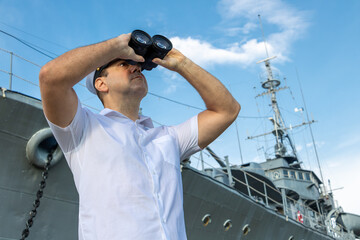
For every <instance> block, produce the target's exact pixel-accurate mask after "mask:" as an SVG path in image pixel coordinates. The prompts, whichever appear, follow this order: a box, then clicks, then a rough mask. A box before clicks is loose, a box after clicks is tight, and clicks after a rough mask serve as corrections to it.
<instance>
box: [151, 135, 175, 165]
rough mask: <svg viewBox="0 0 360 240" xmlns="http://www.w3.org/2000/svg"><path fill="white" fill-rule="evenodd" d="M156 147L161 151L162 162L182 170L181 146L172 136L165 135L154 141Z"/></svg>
mask: <svg viewBox="0 0 360 240" xmlns="http://www.w3.org/2000/svg"><path fill="white" fill-rule="evenodd" d="M153 144H154V145H155V147H156V148H157V149H158V150H160V152H161V156H162V160H164V161H165V162H167V163H169V164H171V165H172V166H174V167H175V168H177V169H179V168H180V155H179V146H178V145H177V141H176V140H175V139H174V138H173V137H172V136H170V135H165V136H162V137H159V138H156V139H154V140H153Z"/></svg>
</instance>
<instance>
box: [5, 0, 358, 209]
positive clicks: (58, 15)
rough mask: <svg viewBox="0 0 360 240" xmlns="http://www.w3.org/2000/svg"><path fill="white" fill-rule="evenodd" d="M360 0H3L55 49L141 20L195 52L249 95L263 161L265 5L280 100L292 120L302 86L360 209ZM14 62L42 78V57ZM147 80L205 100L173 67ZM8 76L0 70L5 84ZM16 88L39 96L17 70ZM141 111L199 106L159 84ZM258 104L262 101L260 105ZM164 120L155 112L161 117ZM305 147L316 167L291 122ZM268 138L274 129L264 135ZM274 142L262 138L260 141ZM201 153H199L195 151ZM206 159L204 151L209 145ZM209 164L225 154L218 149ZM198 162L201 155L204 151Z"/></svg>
mask: <svg viewBox="0 0 360 240" xmlns="http://www.w3.org/2000/svg"><path fill="white" fill-rule="evenodd" d="M359 10H360V2H359V1H357V0H348V1H325V0H318V1H280V0H272V1H269V0H256V1H255V0H237V1H236V0H223V1H215V0H206V1H205V0H200V1H139V0H133V1H63V2H62V3H61V2H59V1H45V0H33V1H19V0H15V1H0V30H2V31H5V32H7V33H9V34H12V35H14V36H16V37H18V38H20V39H21V40H23V41H25V42H27V43H29V44H33V45H36V46H37V47H40V48H42V51H47V52H46V53H47V54H48V55H51V56H55V55H60V54H62V53H64V52H65V51H67V50H70V49H72V48H75V47H79V46H83V45H87V44H91V43H96V42H100V41H103V40H106V39H109V38H112V37H115V36H117V35H119V34H122V33H128V32H131V31H132V30H134V29H142V30H144V31H146V32H148V33H149V34H150V35H155V34H162V35H165V36H167V37H168V38H170V39H171V41H172V42H173V45H174V47H175V48H177V49H179V50H180V51H182V52H183V53H184V54H185V55H187V56H188V57H189V58H191V59H192V60H193V61H194V62H196V63H198V64H199V65H200V66H202V67H204V68H205V69H206V70H207V71H209V72H211V73H212V74H213V75H215V76H216V77H217V78H219V79H220V80H221V81H222V82H223V83H224V85H225V86H226V87H227V88H228V89H229V90H230V92H231V93H232V94H233V95H234V97H235V98H236V99H237V100H238V101H239V103H240V104H241V105H242V111H241V113H240V115H239V118H238V120H237V126H238V134H239V138H240V144H241V149H242V157H243V161H244V162H250V161H263V160H264V150H266V152H267V153H270V152H271V151H270V150H271V149H272V146H273V143H271V142H268V143H266V142H265V139H264V138H259V139H257V140H245V139H246V138H247V136H252V135H257V134H260V133H262V132H263V131H270V130H271V128H272V126H271V124H270V121H268V120H267V119H266V117H269V116H271V115H272V113H271V112H270V108H269V106H268V104H269V103H270V102H269V99H268V98H267V97H259V98H256V99H255V96H256V95H257V94H260V93H262V92H263V89H261V82H262V81H264V79H262V78H261V76H262V75H263V72H264V67H263V65H261V64H256V62H257V61H259V60H262V59H264V58H266V57H267V55H266V52H265V48H264V43H263V38H262V34H261V30H260V25H259V20H258V14H261V18H262V23H263V28H264V32H265V37H266V40H267V48H268V51H269V55H270V56H274V55H276V56H277V58H276V59H274V60H273V61H272V66H273V68H274V72H275V73H276V75H277V76H279V79H280V80H281V81H282V86H285V81H284V78H286V85H287V86H288V87H289V88H290V90H289V89H287V90H283V91H280V92H279V93H278V101H279V105H280V108H281V111H282V114H283V115H284V118H285V119H286V124H287V125H290V124H291V125H292V126H294V125H297V124H299V123H301V122H302V119H303V116H302V115H301V113H300V112H295V111H294V108H295V107H298V108H299V107H304V104H303V101H302V98H301V92H300V88H299V81H300V82H301V86H302V90H303V93H304V96H305V101H306V106H307V109H308V112H309V116H310V118H313V119H314V120H316V121H317V122H316V123H315V124H313V125H312V129H313V133H314V137H315V141H316V145H317V149H318V153H319V157H320V161H321V166H322V170H323V174H324V179H325V181H326V183H327V179H330V180H331V186H332V188H341V187H343V189H341V190H336V191H335V192H334V194H335V197H336V199H337V200H338V202H339V204H340V205H342V206H343V208H344V210H345V211H350V212H354V213H357V214H360V206H359V204H358V202H357V201H358V199H359V195H360V194H359V191H357V190H358V189H359V187H358V184H357V183H359V182H360V177H359V176H360V174H359V171H360V125H359V123H358V119H359V118H360V110H359V107H357V104H359V103H360V96H359V90H360V79H359V73H358V70H357V69H358V64H359V63H360V50H359V42H360V16H359V14H358V12H359ZM0 48H2V49H6V50H8V51H11V52H14V53H15V54H18V55H20V56H22V57H24V58H26V59H29V60H31V61H32V62H34V63H37V64H39V65H43V64H45V63H46V62H47V61H49V60H50V59H49V58H48V57H46V56H44V55H41V54H39V53H37V52H36V51H34V50H32V49H30V48H28V47H26V46H24V45H23V44H21V43H20V42H19V41H16V40H15V39H14V38H11V37H9V36H8V35H6V34H4V33H0ZM0 69H2V70H5V71H9V55H8V54H7V53H5V52H3V51H0ZM13 71H14V73H15V74H17V75H18V76H20V77H22V78H25V79H27V80H29V81H31V82H32V83H35V84H36V83H37V81H38V73H39V68H38V67H34V66H33V65H31V64H29V63H27V62H25V61H23V60H21V59H19V58H17V57H15V58H14V63H13ZM145 74H146V76H147V80H148V84H149V92H150V93H153V94H156V95H159V96H161V97H165V98H169V99H172V100H175V101H178V102H181V103H184V104H188V105H191V106H195V107H198V108H204V104H203V103H202V101H201V98H200V97H199V96H198V94H197V93H196V92H195V91H194V90H193V89H192V88H191V87H190V85H189V84H188V83H187V82H186V81H185V80H183V79H182V78H180V77H179V76H177V75H176V74H174V73H171V72H169V71H168V70H165V69H163V68H161V67H158V68H156V69H154V70H153V71H151V72H146V73H145ZM8 79H9V76H8V75H7V74H5V73H3V72H0V86H3V87H8ZM13 89H14V90H17V91H21V92H24V93H26V94H29V95H32V96H35V97H38V98H39V97H40V96H39V90H38V87H36V86H34V85H33V84H29V83H27V82H24V81H22V80H20V79H18V78H16V77H14V80H13ZM75 89H76V91H77V93H78V95H79V97H80V99H81V101H82V102H83V103H84V104H87V105H91V106H92V107H95V108H97V109H100V108H101V104H100V102H99V101H98V100H97V99H96V97H95V96H93V95H91V94H90V93H88V92H87V90H86V89H84V87H83V86H81V85H78V86H76V87H75ZM141 107H142V111H143V114H145V115H149V116H151V117H152V118H153V120H155V121H156V122H158V123H161V124H166V125H172V124H177V123H180V122H182V121H184V120H186V119H188V118H190V117H191V116H193V115H195V114H197V113H198V112H199V110H196V109H193V108H191V107H187V106H184V105H179V104H176V103H173V102H170V101H167V100H165V99H163V98H159V97H156V96H154V95H152V94H148V96H147V97H146V98H145V99H144V100H143V102H142V105H141ZM258 109H259V110H258ZM155 125H157V124H155ZM290 134H291V135H293V136H294V139H295V144H296V148H297V150H298V153H299V155H300V159H301V161H303V162H304V165H303V166H304V167H306V168H310V167H311V169H312V170H313V171H315V172H316V173H318V168H317V163H316V160H315V155H314V150H313V148H312V142H311V137H310V134H309V129H308V128H302V129H293V130H292V131H290ZM266 140H268V141H270V140H271V137H267V139H266ZM263 145H264V146H265V147H264V148H261V146H263ZM210 146H211V147H212V149H213V150H214V151H215V152H216V153H217V154H218V155H219V156H221V157H223V156H225V155H228V156H229V160H230V162H231V163H233V164H241V160H240V154H239V147H238V141H237V132H236V127H235V124H233V125H232V126H230V127H229V129H228V130H227V131H226V132H225V133H224V134H223V135H221V136H220V137H219V138H218V139H217V140H216V141H215V142H214V143H212V144H211V145H210ZM196 157H198V155H196ZM205 158H206V159H207V157H206V156H205ZM207 161H209V164H211V165H213V166H216V163H215V162H214V161H211V160H207ZM192 164H193V166H195V167H199V166H200V164H198V160H197V159H196V158H193V159H192Z"/></svg>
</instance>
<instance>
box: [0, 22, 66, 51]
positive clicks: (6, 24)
mask: <svg viewBox="0 0 360 240" xmlns="http://www.w3.org/2000/svg"><path fill="white" fill-rule="evenodd" d="M0 23H1V24H3V25H5V26H7V27H10V28H12V29H15V30H17V31H19V32H22V33H25V34H27V35H29V36H31V37H34V38H37V39H40V40H42V41H44V42H47V43H50V44H53V45H55V46H58V47H61V48H63V49H65V50H67V51H69V50H70V49H69V48H67V47H65V46H63V45H61V44H58V43H56V42H52V41H49V40H47V39H45V38H41V37H39V36H36V35H34V34H31V33H28V32H26V31H24V30H21V29H20V28H17V27H14V26H12V25H9V24H8V23H5V22H2V21H0ZM46 51H47V50H46Z"/></svg>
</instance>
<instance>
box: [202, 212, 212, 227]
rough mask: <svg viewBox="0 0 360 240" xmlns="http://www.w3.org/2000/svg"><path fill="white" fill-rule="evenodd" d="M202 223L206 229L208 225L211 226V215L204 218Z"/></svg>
mask: <svg viewBox="0 0 360 240" xmlns="http://www.w3.org/2000/svg"><path fill="white" fill-rule="evenodd" d="M202 223H203V226H204V227H206V226H207V225H209V224H210V223H211V215H210V214H206V215H205V216H204V217H203V218H202Z"/></svg>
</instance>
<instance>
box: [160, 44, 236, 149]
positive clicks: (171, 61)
mask: <svg viewBox="0 0 360 240" xmlns="http://www.w3.org/2000/svg"><path fill="white" fill-rule="evenodd" d="M154 62H155V63H157V64H159V65H161V66H163V67H165V68H168V69H169V70H172V71H176V72H178V73H179V74H180V75H181V76H183V77H184V78H185V79H186V80H187V81H188V82H189V83H190V84H191V85H192V86H193V87H194V88H195V89H196V90H197V92H198V93H199V94H200V96H201V97H202V99H203V100H204V102H205V105H206V110H205V111H203V112H201V113H200V114H199V115H198V126H199V127H198V128H199V140H198V144H199V147H200V148H204V147H206V146H207V145H209V144H210V143H211V142H212V141H214V140H215V139H216V138H217V137H218V136H219V135H220V134H221V133H223V132H224V131H225V130H226V128H228V127H229V126H230V125H231V123H232V122H233V121H234V120H235V119H236V117H237V115H238V114H239V111H240V104H239V103H238V102H237V101H236V100H235V99H234V97H233V96H232V95H231V94H230V92H229V91H228V90H227V89H226V88H225V86H224V85H223V84H222V83H221V82H220V81H219V80H218V79H217V78H215V77H214V76H213V75H211V74H210V73H208V72H207V71H205V70H204V69H202V68H201V67H199V66H198V65H196V64H195V63H194V62H192V61H191V60H190V59H188V58H187V57H185V56H184V55H183V54H182V53H180V52H179V51H178V50H176V49H172V50H171V51H170V52H169V53H168V54H167V55H166V57H165V58H164V59H163V60H161V59H154Z"/></svg>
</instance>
